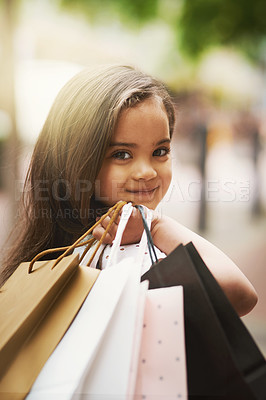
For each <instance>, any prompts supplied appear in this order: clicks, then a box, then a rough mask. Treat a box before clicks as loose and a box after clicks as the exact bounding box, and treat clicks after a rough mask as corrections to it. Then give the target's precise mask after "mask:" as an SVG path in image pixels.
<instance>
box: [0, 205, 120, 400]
mask: <svg viewBox="0 0 266 400" xmlns="http://www.w3.org/2000/svg"><path fill="white" fill-rule="evenodd" d="M122 206H123V204H118V205H115V206H114V207H113V208H112V209H111V210H110V211H109V212H108V213H110V212H112V211H113V210H115V212H114V216H113V218H111V221H110V224H109V225H110V226H111V223H112V222H113V220H114V219H115V217H116V215H117V214H118V212H119V210H120V209H121V207H122ZM108 213H107V214H108ZM103 218H104V216H103ZM97 223H100V221H99V222H97ZM97 223H96V224H97ZM110 226H109V227H110ZM92 229H93V227H91V228H90V229H89V231H87V232H86V233H85V234H84V235H82V236H81V237H80V238H79V239H78V240H77V241H76V242H75V243H74V244H73V245H71V246H68V247H67V248H61V249H49V250H46V251H44V252H42V253H40V254H39V255H37V256H36V257H35V258H34V259H33V260H32V261H31V262H30V263H22V264H21V265H20V266H19V267H18V268H17V270H16V271H15V272H14V274H13V275H12V276H11V277H10V278H9V279H8V281H7V282H6V283H5V285H4V286H3V287H2V288H1V292H0V394H1V396H0V397H1V399H9V398H12V399H13V398H16V399H23V398H24V397H25V396H26V394H27V393H28V391H29V389H30V387H31V386H32V384H33V382H34V380H35V379H36V377H37V376H38V373H39V372H40V370H41V368H42V366H43V365H44V363H45V362H46V360H47V358H48V357H49V356H50V354H51V353H52V352H53V350H54V349H55V347H56V345H57V344H58V342H59V341H60V339H61V338H62V337H63V335H64V333H65V332H66V330H67V329H68V327H69V325H70V324H71V322H72V320H73V319H74V317H75V315H76V314H77V312H78V310H79V309H80V307H81V305H82V303H83V301H84V300H85V298H86V296H87V295H88V293H89V291H90V289H91V287H92V286H93V284H94V282H95V281H96V279H97V277H98V275H99V271H97V270H94V269H90V268H87V267H84V266H80V265H79V257H78V255H76V254H73V255H70V256H67V254H68V253H69V252H71V250H72V249H73V248H75V246H76V245H79V244H78V243H79V242H81V240H83V239H84V237H85V236H86V235H87V233H88V232H90V231H91V230H92ZM107 232H108V229H107V230H106V232H105V234H106V233H107ZM87 243H88V245H89V244H91V243H92V240H91V239H90V240H88V241H87ZM58 250H65V252H64V253H63V255H62V256H60V257H59V258H58V259H57V260H52V261H45V262H36V263H35V261H36V260H37V259H38V258H40V256H42V255H44V254H46V253H49V252H54V251H58ZM34 263H35V264H34ZM33 267H34V268H33Z"/></svg>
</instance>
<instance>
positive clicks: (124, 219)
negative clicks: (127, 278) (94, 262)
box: [106, 203, 158, 268]
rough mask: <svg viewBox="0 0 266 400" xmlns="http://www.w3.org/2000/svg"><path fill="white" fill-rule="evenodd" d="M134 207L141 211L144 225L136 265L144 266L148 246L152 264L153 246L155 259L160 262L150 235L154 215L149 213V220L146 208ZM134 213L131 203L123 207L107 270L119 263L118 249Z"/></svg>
mask: <svg viewBox="0 0 266 400" xmlns="http://www.w3.org/2000/svg"><path fill="white" fill-rule="evenodd" d="M134 207H136V208H137V209H138V210H139V211H140V213H141V217H142V221H143V225H144V232H143V234H142V237H141V240H140V243H139V251H138V258H137V260H136V264H138V265H141V264H142V259H143V257H144V253H145V250H146V246H147V244H148V247H149V252H150V257H151V262H152V264H154V261H153V259H152V255H151V251H150V247H152V246H153V252H154V254H155V259H156V260H157V261H158V259H157V255H156V252H155V249H154V245H153V242H152V238H151V234H150V225H151V219H152V214H151V213H149V212H148V213H147V219H146V217H145V215H144V211H143V210H144V207H143V206H140V205H134ZM145 208H146V207H145ZM132 211H133V206H132V204H131V203H128V204H126V205H125V206H124V207H123V210H122V215H121V218H120V222H119V225H118V228H117V232H116V236H115V239H114V241H113V245H112V249H111V252H110V255H109V259H108V262H107V265H106V268H109V267H110V266H111V265H112V264H115V263H116V262H117V255H118V253H119V251H118V249H119V247H120V245H121V241H122V236H123V233H124V230H125V228H126V225H127V223H128V221H129V218H130V216H131V214H132Z"/></svg>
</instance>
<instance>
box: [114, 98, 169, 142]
mask: <svg viewBox="0 0 266 400" xmlns="http://www.w3.org/2000/svg"><path fill="white" fill-rule="evenodd" d="M151 132H153V134H154V135H155V136H158V135H161V136H166V137H168V136H170V134H169V120H168V115H167V112H166V110H165V107H164V104H163V102H162V100H161V99H160V98H157V97H151V98H148V99H146V100H143V101H142V102H140V103H138V104H137V105H135V106H134V107H130V108H126V109H124V110H123V111H122V112H121V114H120V116H119V118H118V121H117V125H116V128H115V132H114V135H113V139H117V138H118V137H119V138H121V137H126V136H128V135H129V136H132V135H133V136H134V135H135V136H136V135H137V133H142V134H145V133H147V134H148V133H151ZM138 136H139V135H138Z"/></svg>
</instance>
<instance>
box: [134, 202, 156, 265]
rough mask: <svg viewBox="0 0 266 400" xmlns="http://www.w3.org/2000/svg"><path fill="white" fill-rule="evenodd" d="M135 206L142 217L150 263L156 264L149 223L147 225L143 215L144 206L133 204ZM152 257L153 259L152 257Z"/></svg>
mask: <svg viewBox="0 0 266 400" xmlns="http://www.w3.org/2000/svg"><path fill="white" fill-rule="evenodd" d="M135 207H136V208H137V209H138V210H139V212H140V215H141V218H142V222H143V226H144V229H145V232H146V235H147V243H148V250H149V254H150V259H151V263H152V265H154V264H156V263H157V262H158V257H157V254H156V251H155V247H154V243H153V240H152V236H151V232H150V224H149V225H148V221H147V220H146V217H145V213H144V207H143V206H142V205H135ZM149 215H150V213H148V217H149ZM149 219H151V217H150V218H149ZM153 257H154V259H153Z"/></svg>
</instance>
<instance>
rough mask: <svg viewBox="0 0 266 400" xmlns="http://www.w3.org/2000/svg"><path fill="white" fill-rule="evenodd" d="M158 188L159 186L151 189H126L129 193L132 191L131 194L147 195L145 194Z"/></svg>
mask: <svg viewBox="0 0 266 400" xmlns="http://www.w3.org/2000/svg"><path fill="white" fill-rule="evenodd" d="M158 188H159V186H156V187H154V188H151V189H140V190H139V189H138V190H129V189H127V190H126V191H127V192H128V193H131V194H136V195H145V194H152V193H153V192H155V190H156V189H158Z"/></svg>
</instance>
